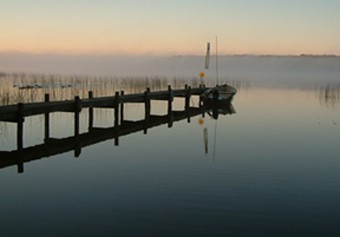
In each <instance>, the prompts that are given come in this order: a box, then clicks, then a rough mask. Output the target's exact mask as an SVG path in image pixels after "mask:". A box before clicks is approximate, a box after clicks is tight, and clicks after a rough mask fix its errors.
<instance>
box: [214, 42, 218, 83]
mask: <svg viewBox="0 0 340 237" xmlns="http://www.w3.org/2000/svg"><path fill="white" fill-rule="evenodd" d="M217 46H218V39H217V35H216V49H215V50H216V55H215V56H216V85H218V48H217Z"/></svg>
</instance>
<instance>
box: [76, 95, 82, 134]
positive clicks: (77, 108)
mask: <svg viewBox="0 0 340 237" xmlns="http://www.w3.org/2000/svg"><path fill="white" fill-rule="evenodd" d="M74 104H75V109H74V136H79V114H80V111H81V100H80V98H79V96H75V97H74Z"/></svg>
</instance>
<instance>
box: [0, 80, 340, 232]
mask: <svg viewBox="0 0 340 237" xmlns="http://www.w3.org/2000/svg"><path fill="white" fill-rule="evenodd" d="M324 94H325V93H324V92H323V90H322V89H309V90H302V89H297V88H295V89H292V88H279V87H277V88H264V87H258V86H256V87H251V86H247V87H245V88H240V89H239V90H238V94H237V95H236V96H235V97H234V100H233V102H232V104H233V107H234V109H235V110H236V113H235V114H232V115H221V114H220V115H219V117H218V119H217V120H215V119H213V118H212V117H210V116H209V115H208V114H205V116H204V118H203V117H202V115H197V116H196V117H192V118H191V121H190V123H188V121H187V120H186V119H185V120H181V121H178V122H175V123H174V124H173V126H172V127H171V128H169V127H168V125H167V124H163V125H161V126H158V127H154V128H151V129H149V130H148V133H147V134H143V132H142V131H141V132H137V133H134V134H130V135H127V136H123V137H121V138H120V139H119V146H115V142H114V139H109V140H106V141H103V142H100V143H97V144H95V145H91V146H88V147H85V148H82V149H81V153H80V155H79V157H77V158H75V152H74V151H69V152H66V153H62V154H58V155H55V156H51V157H48V158H43V159H39V160H35V161H31V162H28V163H25V164H24V172H23V173H17V166H15V165H14V166H9V167H4V168H2V169H0V187H1V195H0V210H1V213H0V223H1V236H339V234H340V227H339V220H340V201H339V198H340V184H339V180H340V172H339V170H340V157H339V138H340V136H339V134H340V116H339V114H340V113H339V104H340V103H339V100H337V99H336V98H333V99H332V100H330V98H326V97H325V96H324ZM183 105H184V103H183V101H182V100H179V99H176V101H175V102H174V109H178V110H180V109H182V108H183ZM191 105H192V106H197V101H194V100H193V101H192V103H191ZM125 111H126V114H125V117H126V119H132V120H133V119H142V118H143V116H144V108H143V106H142V105H129V106H126V108H125ZM151 112H152V113H154V114H165V113H166V103H161V102H156V103H153V104H152V111H151ZM87 119H88V118H87V113H86V111H84V112H82V113H81V119H80V120H81V121H80V124H81V133H82V132H86V131H87V122H88V120H87ZM43 124H44V120H43V117H40V116H37V117H32V118H28V119H26V122H25V131H24V147H29V146H33V145H37V144H40V143H42V142H43V136H44V130H43ZM95 126H98V127H110V126H113V112H112V111H110V110H95ZM204 130H206V131H207V135H208V136H207V137H208V145H207V153H206V151H205V144H204ZM0 132H1V134H0V147H1V150H4V151H10V150H15V149H16V125H15V124H8V123H6V124H5V123H3V122H1V127H0ZM72 135H73V115H72V114H62V113H57V114H53V115H51V137H56V138H63V137H68V136H72ZM0 162H1V158H0Z"/></svg>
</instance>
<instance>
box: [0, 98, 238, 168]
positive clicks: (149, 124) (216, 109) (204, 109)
mask: <svg viewBox="0 0 340 237" xmlns="http://www.w3.org/2000/svg"><path fill="white" fill-rule="evenodd" d="M149 112H150V111H149ZM234 113H235V109H234V107H233V105H232V104H231V101H229V102H228V103H226V104H223V105H217V104H215V105H201V106H199V107H196V108H195V107H189V106H188V107H186V109H185V110H184V111H172V110H171V111H168V114H166V115H151V114H147V115H146V118H145V119H143V120H138V121H129V120H124V119H123V118H124V111H123V109H121V115H120V116H121V121H120V124H115V126H113V127H108V128H99V127H93V120H94V114H93V111H92V112H90V118H89V121H90V123H89V125H90V126H89V128H88V132H85V133H81V134H80V133H79V131H78V132H77V133H76V135H74V136H71V137H66V138H61V139H56V138H51V137H49V134H50V131H49V126H47V130H45V139H44V143H43V144H39V145H35V146H31V147H27V148H23V146H22V143H23V142H21V145H20V146H19V147H18V149H17V150H14V151H0V168H4V167H8V166H12V165H17V167H18V173H23V172H24V163H26V162H30V161H34V160H38V159H41V158H44V157H50V156H54V155H57V154H61V153H64V152H69V151H74V156H75V157H79V155H80V153H81V150H82V148H83V147H87V146H91V145H94V144H96V143H99V142H103V141H106V140H110V139H114V144H115V145H116V146H118V145H119V138H120V137H122V136H126V135H130V134H133V133H138V132H143V133H144V134H147V132H148V129H151V128H153V127H157V126H160V125H163V124H167V125H168V127H169V128H171V127H172V126H173V123H174V122H177V121H181V120H185V119H186V120H187V121H188V122H189V123H190V121H191V118H192V117H195V116H198V115H202V116H203V117H204V116H205V114H208V115H209V116H211V117H212V118H213V119H218V116H219V114H222V115H227V114H234ZM76 119H77V120H78V122H77V123H78V124H79V116H78V117H77V118H76ZM45 124H46V122H45ZM21 129H22V128H21ZM78 130H79V129H78ZM21 133H22V132H21ZM46 133H47V134H48V136H47V137H46Z"/></svg>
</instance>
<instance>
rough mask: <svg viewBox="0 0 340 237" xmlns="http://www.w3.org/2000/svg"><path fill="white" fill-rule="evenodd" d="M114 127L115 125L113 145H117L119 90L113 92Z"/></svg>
mask: <svg viewBox="0 0 340 237" xmlns="http://www.w3.org/2000/svg"><path fill="white" fill-rule="evenodd" d="M114 110H115V111H114V117H115V118H114V119H115V122H114V127H115V146H118V145H119V91H116V92H115V99H114Z"/></svg>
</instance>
